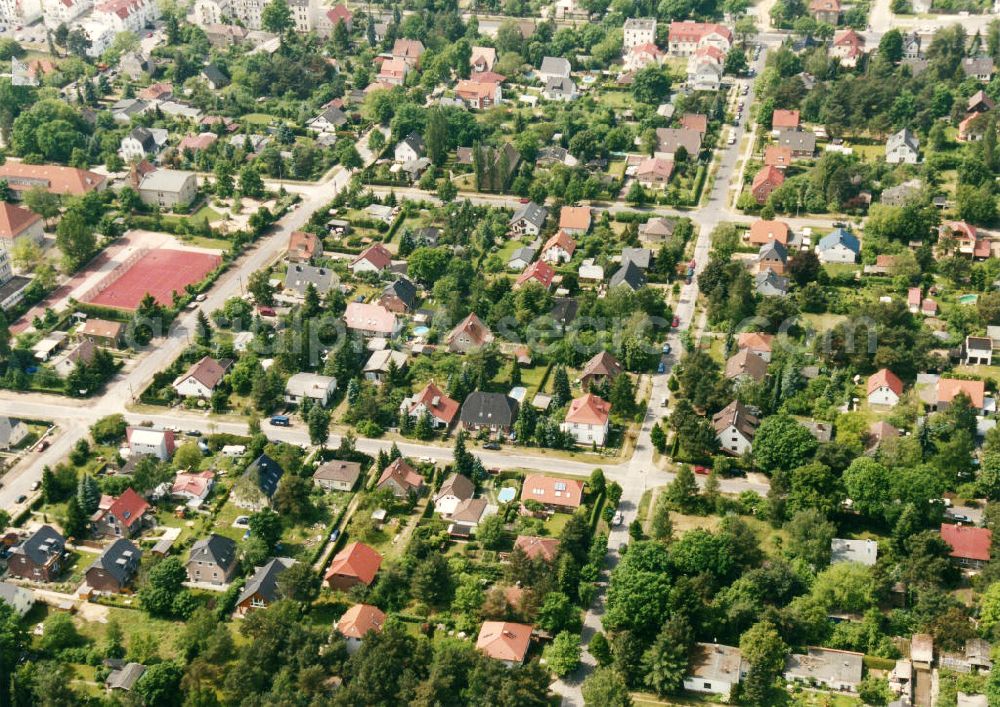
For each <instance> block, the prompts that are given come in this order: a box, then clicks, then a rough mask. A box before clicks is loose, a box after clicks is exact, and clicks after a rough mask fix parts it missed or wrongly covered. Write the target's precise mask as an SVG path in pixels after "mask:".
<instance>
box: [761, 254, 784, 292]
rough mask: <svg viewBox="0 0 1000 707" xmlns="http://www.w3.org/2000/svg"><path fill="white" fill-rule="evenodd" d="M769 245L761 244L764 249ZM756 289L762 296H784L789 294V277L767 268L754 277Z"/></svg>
mask: <svg viewBox="0 0 1000 707" xmlns="http://www.w3.org/2000/svg"><path fill="white" fill-rule="evenodd" d="M767 247H768V246H761V248H762V249H763V248H767ZM778 247H780V246H778ZM754 291H755V292H756V293H757V294H758V295H761V296H762V297H784V296H785V295H787V294H788V278H787V277H782V276H781V275H779V274H777V273H776V272H775V271H774V270H771V269H770V268H767V269H765V270H762V271H760V272H758V273H757V275H756V276H755V277H754Z"/></svg>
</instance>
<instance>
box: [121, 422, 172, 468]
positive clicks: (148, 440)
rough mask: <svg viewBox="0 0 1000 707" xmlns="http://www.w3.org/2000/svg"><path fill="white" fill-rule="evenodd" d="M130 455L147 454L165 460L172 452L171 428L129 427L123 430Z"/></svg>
mask: <svg viewBox="0 0 1000 707" xmlns="http://www.w3.org/2000/svg"><path fill="white" fill-rule="evenodd" d="M125 437H126V440H127V443H128V448H129V454H130V455H142V454H149V455H152V456H154V457H156V458H157V459H159V460H160V461H167V460H168V459H170V457H171V456H172V455H173V453H174V433H173V431H172V430H158V429H155V428H152V427H129V428H127V429H126V430H125Z"/></svg>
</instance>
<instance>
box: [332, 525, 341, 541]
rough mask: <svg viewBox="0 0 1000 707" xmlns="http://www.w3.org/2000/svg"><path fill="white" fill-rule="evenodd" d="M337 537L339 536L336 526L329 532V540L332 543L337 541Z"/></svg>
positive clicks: (338, 529)
mask: <svg viewBox="0 0 1000 707" xmlns="http://www.w3.org/2000/svg"><path fill="white" fill-rule="evenodd" d="M339 537H340V528H337V529H335V530H334V531H333V532H332V533H330V542H332V543H335V542H337V538H339Z"/></svg>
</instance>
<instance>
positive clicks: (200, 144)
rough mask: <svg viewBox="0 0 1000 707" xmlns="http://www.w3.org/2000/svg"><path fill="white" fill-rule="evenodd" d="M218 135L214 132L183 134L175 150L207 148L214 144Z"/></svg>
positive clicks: (194, 150) (195, 150) (196, 150)
mask: <svg viewBox="0 0 1000 707" xmlns="http://www.w3.org/2000/svg"><path fill="white" fill-rule="evenodd" d="M218 139H219V138H218V136H217V135H216V134H215V133H199V134H198V135H185V136H184V137H183V138H182V139H181V141H180V144H178V145H177V150H178V151H179V152H184V150H191V152H198V151H199V150H207V149H208V148H209V147H211V146H212V145H214V144H215V141H216V140H218Z"/></svg>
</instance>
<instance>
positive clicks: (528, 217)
mask: <svg viewBox="0 0 1000 707" xmlns="http://www.w3.org/2000/svg"><path fill="white" fill-rule="evenodd" d="M548 215H549V210H548V209H546V208H545V207H544V206H539V205H538V204H536V203H535V202H533V201H529V202H528V203H527V204H522V205H521V206H520V207H519V208H518V209H517V211H515V212H514V215H513V216H511V217H510V227H511V230H513V231H514V232H516V233H528V234H532V235H536V236H537V235H538V233H539V231H541V230H542V226H543V225H544V224H545V219H546V217H547V216H548Z"/></svg>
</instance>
